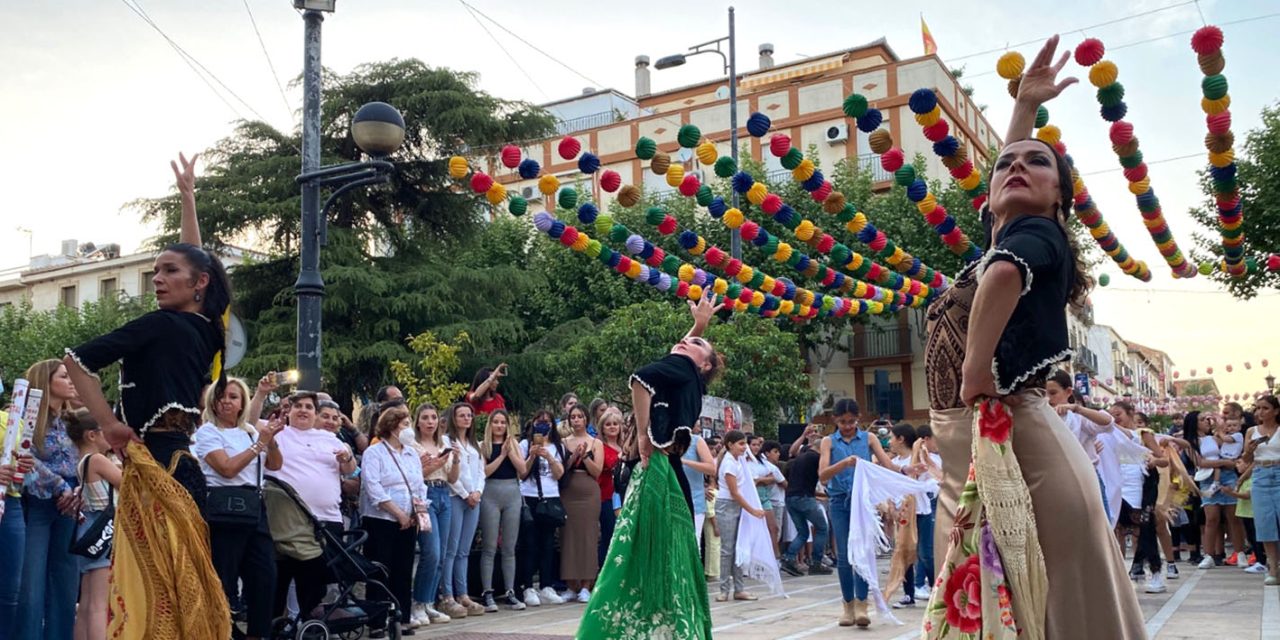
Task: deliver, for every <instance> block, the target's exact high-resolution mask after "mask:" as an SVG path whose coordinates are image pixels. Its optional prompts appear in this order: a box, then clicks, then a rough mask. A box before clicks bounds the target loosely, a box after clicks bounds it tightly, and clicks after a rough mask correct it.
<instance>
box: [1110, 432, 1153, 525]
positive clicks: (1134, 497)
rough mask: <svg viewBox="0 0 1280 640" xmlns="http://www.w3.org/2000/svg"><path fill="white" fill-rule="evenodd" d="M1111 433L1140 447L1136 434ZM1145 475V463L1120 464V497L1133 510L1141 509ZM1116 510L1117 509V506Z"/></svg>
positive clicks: (1140, 441) (1139, 439) (1140, 443)
mask: <svg viewBox="0 0 1280 640" xmlns="http://www.w3.org/2000/svg"><path fill="white" fill-rule="evenodd" d="M1112 433H1115V434H1116V435H1117V436H1119V437H1122V438H1127V439H1128V440H1129V441H1130V442H1132V443H1134V444H1136V445H1138V446H1142V439H1141V438H1140V437H1139V436H1138V434H1137V433H1136V432H1133V431H1124V430H1121V429H1117V430H1115V431H1113V432H1112ZM1146 475H1147V463H1146V462H1142V463H1135V462H1121V463H1120V479H1121V483H1122V486H1121V489H1120V497H1121V498H1122V499H1123V500H1124V501H1125V502H1127V503H1128V504H1129V506H1130V507H1132V508H1134V509H1141V508H1142V483H1143V481H1144V480H1145V479H1146ZM1116 508H1117V509H1119V506H1117V507H1116Z"/></svg>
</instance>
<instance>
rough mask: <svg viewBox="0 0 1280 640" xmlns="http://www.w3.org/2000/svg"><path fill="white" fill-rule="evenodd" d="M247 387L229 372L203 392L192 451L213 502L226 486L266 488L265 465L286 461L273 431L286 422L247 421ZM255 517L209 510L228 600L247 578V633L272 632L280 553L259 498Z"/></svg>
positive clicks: (217, 565)
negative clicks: (222, 514)
mask: <svg viewBox="0 0 1280 640" xmlns="http://www.w3.org/2000/svg"><path fill="white" fill-rule="evenodd" d="M248 400H249V387H248V385H246V384H245V383H244V381H243V380H240V379H239V378H228V379H227V384H226V385H225V386H223V387H222V388H221V389H219V388H218V386H217V385H213V386H210V387H209V389H208V391H206V392H205V396H204V419H205V423H204V426H201V427H200V428H199V429H198V430H196V433H195V437H194V440H195V445H194V446H193V447H192V448H191V452H192V453H193V454H194V455H195V456H196V459H198V460H199V461H200V469H201V470H202V471H204V477H205V482H206V483H207V484H208V486H209V493H210V500H209V504H210V505H213V504H214V503H217V502H218V500H217V494H218V492H219V491H220V490H222V489H221V488H222V487H246V486H247V487H254V488H256V489H257V491H258V494H259V495H261V490H262V474H263V472H264V470H266V469H270V470H272V471H277V470H279V469H280V467H281V465H282V464H283V463H284V459H283V457H282V456H281V455H280V448H279V447H277V446H275V435H276V433H278V432H279V431H280V429H281V427H282V425H281V423H280V422H279V421H272V422H270V423H268V424H267V426H265V427H263V428H262V430H257V429H254V428H253V427H252V426H250V425H249V424H248V418H249V406H248ZM258 505H259V508H258V512H259V513H258V517H257V520H256V521H252V522H250V521H237V520H236V519H233V518H226V517H220V516H219V515H218V511H217V510H216V509H215V510H213V511H211V512H210V513H207V514H205V519H206V520H208V522H209V548H210V553H211V555H212V557H213V568H214V570H215V571H217V572H218V579H219V580H221V581H222V590H223V592H225V593H226V594H227V600H228V601H230V602H235V597H236V595H237V594H239V593H241V590H240V588H239V584H238V583H239V582H241V581H243V583H244V590H243V594H244V605H245V609H246V610H247V611H246V613H247V616H248V617H247V622H248V627H247V634H248V637H249V638H263V637H267V636H269V635H270V634H271V619H272V618H273V617H275V616H274V614H275V611H274V610H273V602H274V600H275V586H276V554H275V546H274V543H273V542H272V541H271V531H270V530H269V529H268V528H267V510H266V505H265V504H264V503H263V502H262V500H261V499H259V501H258Z"/></svg>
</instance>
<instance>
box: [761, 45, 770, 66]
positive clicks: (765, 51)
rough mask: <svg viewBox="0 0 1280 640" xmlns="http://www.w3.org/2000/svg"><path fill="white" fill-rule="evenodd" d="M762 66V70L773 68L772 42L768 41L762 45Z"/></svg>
mask: <svg viewBox="0 0 1280 640" xmlns="http://www.w3.org/2000/svg"><path fill="white" fill-rule="evenodd" d="M760 68H761V69H762V70H763V69H772V68H773V44H771V43H768V42H766V43H764V44H762V45H760Z"/></svg>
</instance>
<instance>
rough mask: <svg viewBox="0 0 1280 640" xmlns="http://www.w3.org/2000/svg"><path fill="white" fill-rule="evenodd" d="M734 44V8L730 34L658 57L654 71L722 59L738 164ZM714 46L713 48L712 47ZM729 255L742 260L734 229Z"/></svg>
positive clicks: (731, 137)
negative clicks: (702, 58)
mask: <svg viewBox="0 0 1280 640" xmlns="http://www.w3.org/2000/svg"><path fill="white" fill-rule="evenodd" d="M721 43H727V45H728V47H729V54H728V55H725V52H724V51H722V50H721V49H720V45H721ZM737 43H738V39H737V36H736V34H735V33H734V27H733V7H729V35H727V36H725V37H723V38H716V39H715V40H708V41H706V42H703V43H702V44H695V45H693V46H692V47H689V52H688V53H675V54H672V55H669V56H663V57H661V58H658V61H657V62H656V63H654V65H653V68H654V69H657V70H659V71H661V70H663V69H671V68H673V67H679V66H681V65H683V64H684V63H685V62H686V61H687V60H688V58H689V57H690V56H696V55H698V54H701V53H714V54H717V55H719V56H720V58H721V59H722V60H724V73H727V74H729V145H730V147H731V150H730V153H731V155H732V157H733V163H734V164H735V165H736V164H738V70H737V62H736V61H737V56H736V55H735V54H736V52H737ZM712 47H714V48H712ZM733 206H734V208H735V209H736V208H737V207H738V192H737V190H734V191H733ZM729 253H730V255H732V256H733V257H734V258H739V259H741V258H742V234H741V233H740V232H739V231H738V230H737V229H732V230H730V232H729Z"/></svg>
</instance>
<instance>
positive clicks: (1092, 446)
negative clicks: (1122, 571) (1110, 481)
mask: <svg viewBox="0 0 1280 640" xmlns="http://www.w3.org/2000/svg"><path fill="white" fill-rule="evenodd" d="M1044 391H1045V394H1046V395H1048V396H1049V406H1051V407H1053V409H1054V411H1056V412H1057V413H1058V417H1060V418H1062V421H1063V422H1065V423H1066V425H1067V428H1068V429H1070V430H1071V435H1074V436H1075V437H1076V440H1078V441H1079V442H1080V446H1081V447H1082V448H1083V449H1084V453H1085V455H1086V456H1089V462H1092V463H1093V469H1094V472H1095V473H1096V474H1097V476H1098V484H1099V485H1100V489H1101V490H1102V508H1103V509H1104V510H1106V512H1107V517H1108V518H1111V513H1112V510H1113V509H1119V508H1120V505H1118V504H1112V502H1111V501H1110V500H1108V497H1107V487H1106V485H1105V481H1104V480H1103V477H1102V471H1101V470H1100V469H1099V468H1098V465H1099V463H1100V462H1101V458H1100V457H1099V455H1098V453H1099V452H1098V449H1099V446H1098V442H1100V440H1098V435H1099V434H1102V433H1107V432H1109V431H1111V430H1112V429H1113V428H1115V419H1114V418H1112V417H1111V414H1109V413H1107V412H1105V411H1098V410H1097V409H1090V408H1089V407H1086V406H1084V405H1082V404H1079V403H1078V402H1077V401H1076V394H1075V391H1074V390H1073V389H1072V385H1071V374H1069V373H1067V372H1066V371H1063V370H1061V369H1058V370H1057V371H1054V372H1053V375H1051V376H1049V379H1048V380H1047V381H1046V382H1045V383H1044ZM1112 520H1113V521H1114V520H1115V518H1112Z"/></svg>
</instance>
